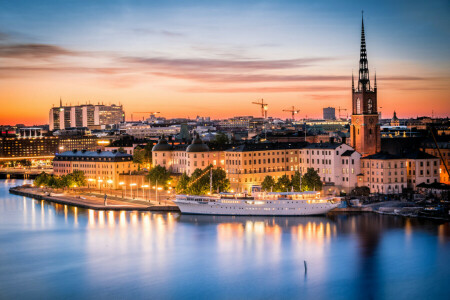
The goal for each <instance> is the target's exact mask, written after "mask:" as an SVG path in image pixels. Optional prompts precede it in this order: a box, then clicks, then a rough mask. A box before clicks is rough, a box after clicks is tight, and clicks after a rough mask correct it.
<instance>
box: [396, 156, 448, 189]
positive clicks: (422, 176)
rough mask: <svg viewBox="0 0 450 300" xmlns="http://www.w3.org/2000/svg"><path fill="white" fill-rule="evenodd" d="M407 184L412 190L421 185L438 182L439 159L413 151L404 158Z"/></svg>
mask: <svg viewBox="0 0 450 300" xmlns="http://www.w3.org/2000/svg"><path fill="white" fill-rule="evenodd" d="M405 158H406V167H407V183H408V187H409V188H412V189H414V190H416V189H417V185H419V184H421V183H426V184H431V183H435V182H439V181H440V174H439V170H440V163H439V161H440V160H439V158H437V157H436V156H433V155H431V154H428V153H425V152H422V151H415V152H410V153H408V154H407V155H406V156H405Z"/></svg>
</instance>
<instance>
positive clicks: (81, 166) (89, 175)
mask: <svg viewBox="0 0 450 300" xmlns="http://www.w3.org/2000/svg"><path fill="white" fill-rule="evenodd" d="M75 170H78V171H82V172H83V173H84V175H85V176H86V179H87V184H88V185H89V186H92V187H96V188H100V187H101V188H113V189H117V188H120V182H119V175H120V174H129V173H130V172H132V171H135V170H137V166H136V165H135V164H134V163H133V156H131V155H129V154H125V153H120V152H118V151H112V152H108V151H101V150H98V151H85V150H82V151H79V150H72V151H65V152H63V153H61V154H58V155H56V156H55V158H54V160H53V174H55V175H57V176H61V175H67V174H69V173H72V172H73V171H75Z"/></svg>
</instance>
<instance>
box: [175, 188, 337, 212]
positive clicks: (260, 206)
mask: <svg viewBox="0 0 450 300" xmlns="http://www.w3.org/2000/svg"><path fill="white" fill-rule="evenodd" d="M175 203H176V204H177V205H178V207H179V208H180V210H181V212H182V213H185V214H201V215H243V216H306V215H322V214H326V213H327V212H329V211H330V210H332V209H334V208H336V207H337V206H338V205H339V204H340V199H339V198H338V197H320V193H319V192H285V193H265V192H257V193H253V195H252V196H251V197H249V196H247V195H246V194H239V193H223V194H218V195H211V196H193V195H177V196H176V200H175Z"/></svg>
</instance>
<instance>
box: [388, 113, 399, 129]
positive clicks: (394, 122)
mask: <svg viewBox="0 0 450 300" xmlns="http://www.w3.org/2000/svg"><path fill="white" fill-rule="evenodd" d="M390 124H391V126H400V120H399V119H398V118H397V113H396V112H395V110H394V116H393V117H392V119H391V123H390Z"/></svg>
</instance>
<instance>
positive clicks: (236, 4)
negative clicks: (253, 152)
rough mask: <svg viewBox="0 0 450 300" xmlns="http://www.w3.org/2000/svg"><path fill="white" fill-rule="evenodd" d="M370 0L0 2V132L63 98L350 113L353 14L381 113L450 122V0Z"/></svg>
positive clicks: (355, 55) (43, 114) (33, 120)
mask: <svg viewBox="0 0 450 300" xmlns="http://www.w3.org/2000/svg"><path fill="white" fill-rule="evenodd" d="M217 2H219V1H217ZM367 2H368V3H367V4H365V3H364V2H363V1H346V2H345V3H344V2H343V1H331V0H330V1H242V0H240V1H220V3H216V1H187V0H185V1H171V0H165V1H126V0H122V1H113V0H108V1H98V0H97V1H81V0H80V1H45V0H40V1H21V0H15V1H6V0H0V104H1V107H2V108H1V109H0V121H1V122H0V123H1V124H16V123H25V124H30V125H31V124H40V123H47V122H48V110H49V108H50V107H51V106H52V105H58V103H59V99H60V97H61V98H62V100H63V102H64V103H68V104H69V103H71V104H77V103H86V102H90V103H98V102H103V103H105V104H106V103H116V104H118V103H121V104H123V105H124V107H125V110H126V112H127V119H130V115H131V113H133V112H148V111H160V112H161V113H162V114H161V115H162V116H165V117H195V116H196V115H200V116H211V117H214V118H223V117H230V116H233V115H258V114H259V109H258V107H257V106H255V105H252V104H251V102H252V101H254V100H257V99H261V98H264V100H265V101H267V102H268V103H269V116H276V117H282V118H286V117H288V116H289V113H286V112H283V109H287V108H289V107H292V106H293V105H294V106H295V107H296V108H297V107H298V108H299V109H300V110H301V112H300V117H305V116H308V117H320V116H321V113H322V108H323V107H326V106H334V107H342V108H349V107H350V105H351V74H352V70H353V72H355V74H357V70H358V60H359V47H360V31H361V10H364V23H365V31H366V42H367V49H368V50H367V52H368V60H369V68H370V72H371V76H372V77H373V75H374V73H375V71H376V73H377V81H378V103H379V105H380V106H381V107H382V109H381V111H382V113H383V116H385V117H388V116H389V117H390V116H392V113H393V111H394V110H396V111H397V114H398V116H399V117H409V116H414V117H415V116H417V115H426V114H427V115H431V113H432V111H433V112H434V115H440V116H448V115H450V99H449V95H450V55H449V48H450V47H449V46H450V21H449V20H450V18H449V16H450V2H449V1H448V0H442V1H439V0H437V1H433V0H431V1H416V0H412V1H367ZM138 117H142V115H139V114H135V119H136V118H138Z"/></svg>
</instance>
